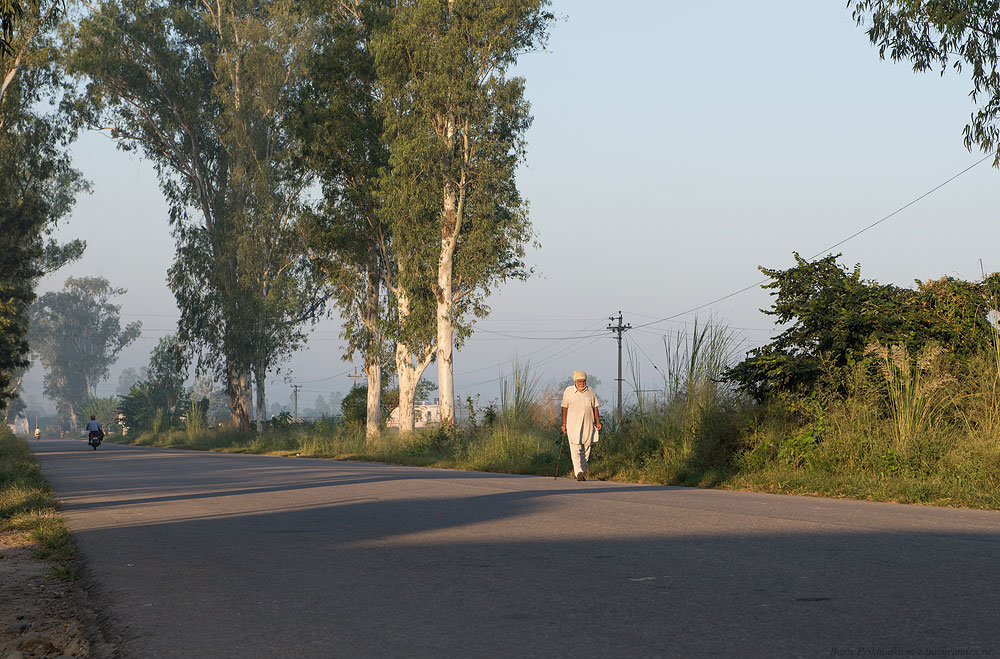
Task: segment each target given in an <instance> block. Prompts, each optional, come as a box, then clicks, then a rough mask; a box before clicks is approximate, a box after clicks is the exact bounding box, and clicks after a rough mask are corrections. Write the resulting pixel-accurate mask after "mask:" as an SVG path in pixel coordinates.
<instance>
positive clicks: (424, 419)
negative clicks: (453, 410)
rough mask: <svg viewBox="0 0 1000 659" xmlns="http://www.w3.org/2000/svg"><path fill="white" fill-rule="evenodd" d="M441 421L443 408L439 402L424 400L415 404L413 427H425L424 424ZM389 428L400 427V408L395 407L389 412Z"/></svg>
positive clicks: (387, 423)
mask: <svg viewBox="0 0 1000 659" xmlns="http://www.w3.org/2000/svg"><path fill="white" fill-rule="evenodd" d="M437 423H441V408H440V407H439V406H438V404H437V403H436V402H435V403H431V402H429V401H426V400H425V401H424V402H422V403H414V404H413V427H414V428H423V427H424V426H428V425H434V424H437ZM385 425H386V427H387V428H398V427H399V408H398V407H394V408H393V409H392V411H391V412H389V420H388V421H386V422H385Z"/></svg>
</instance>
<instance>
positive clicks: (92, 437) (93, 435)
mask: <svg viewBox="0 0 1000 659" xmlns="http://www.w3.org/2000/svg"><path fill="white" fill-rule="evenodd" d="M101 439H102V438H101V433H100V432H98V431H96V430H91V431H90V434H89V435H88V436H87V443H88V444H89V445H91V446H93V447H94V450H95V451H96V450H97V447H98V446H100V445H101Z"/></svg>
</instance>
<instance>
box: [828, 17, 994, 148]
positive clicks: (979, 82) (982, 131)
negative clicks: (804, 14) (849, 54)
mask: <svg viewBox="0 0 1000 659" xmlns="http://www.w3.org/2000/svg"><path fill="white" fill-rule="evenodd" d="M847 5H848V7H851V8H852V12H853V16H854V19H855V20H856V21H857V22H858V24H859V25H862V26H864V25H868V29H867V34H868V38H869V40H870V41H871V43H872V45H873V46H875V47H877V48H878V52H879V56H880V57H881V58H883V59H884V58H885V57H886V54H888V56H889V58H890V59H892V60H893V61H894V62H899V61H903V60H909V61H910V62H912V64H913V70H914V71H917V72H924V71H931V70H935V69H937V70H939V71H940V72H941V75H944V73H945V72H946V71H947V70H948V68H949V67H950V68H953V69H954V70H955V71H957V72H961V71H963V70H968V71H969V72H970V73H971V77H972V91H971V92H970V96H971V97H972V101H973V102H974V103H978V108H977V109H976V110H975V112H973V114H972V116H971V118H970V120H969V123H968V124H967V125H966V126H965V146H966V148H969V149H971V148H972V145H974V144H975V145H978V146H979V148H980V149H981V150H982V151H983V152H985V153H989V152H990V151H995V153H996V156H995V158H994V161H993V164H994V166H998V165H1000V125H998V120H1000V70H998V69H997V55H998V46H1000V5H998V4H997V2H996V1H995V0H988V1H984V0H977V1H975V2H970V1H969V0H848V3H847Z"/></svg>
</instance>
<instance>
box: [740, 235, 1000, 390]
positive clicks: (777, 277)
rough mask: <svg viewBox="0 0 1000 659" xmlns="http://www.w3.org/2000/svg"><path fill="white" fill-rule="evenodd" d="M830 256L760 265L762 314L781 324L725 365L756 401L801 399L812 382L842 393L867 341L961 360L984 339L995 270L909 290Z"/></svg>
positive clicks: (979, 347) (987, 334)
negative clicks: (867, 276)
mask: <svg viewBox="0 0 1000 659" xmlns="http://www.w3.org/2000/svg"><path fill="white" fill-rule="evenodd" d="M836 259H837V256H834V255H830V256H826V257H824V258H822V259H819V260H816V261H806V260H805V259H803V258H801V257H800V256H799V255H798V254H795V260H796V265H795V266H794V267H792V268H789V269H787V270H773V269H768V268H763V267H762V268H761V271H762V272H764V273H765V274H766V275H768V276H769V277H770V278H771V279H772V281H771V282H769V283H767V284H766V285H765V286H764V288H767V289H770V290H772V291H773V292H772V296H774V297H775V301H774V303H773V304H772V307H771V309H769V310H765V311H764V313H766V314H769V315H771V316H774V317H775V320H776V322H777V323H779V324H781V325H783V326H784V329H783V331H782V332H781V333H780V334H778V336H777V337H775V338H774V339H773V340H772V341H771V342H770V343H768V344H767V345H764V346H762V347H760V348H756V349H754V350H753V351H751V352H750V357H748V358H747V359H746V360H744V361H743V362H741V363H740V364H737V365H736V366H734V367H733V368H731V369H729V370H728V371H727V372H726V375H725V377H726V378H727V379H728V380H730V381H732V382H734V383H736V384H737V385H738V386H739V387H740V388H741V389H742V390H743V391H745V392H747V393H749V394H751V395H753V396H754V397H755V398H756V399H757V400H761V401H763V400H766V399H769V398H776V399H784V400H785V401H786V402H788V401H789V400H793V401H794V400H795V399H803V398H804V397H807V396H808V395H810V394H812V393H814V392H815V391H816V390H817V387H821V389H824V390H826V391H827V392H829V393H843V391H844V386H845V384H844V382H843V378H842V377H841V376H842V375H843V374H844V373H846V369H847V368H848V367H849V366H850V365H851V364H853V363H856V362H860V361H863V360H864V359H865V355H866V352H867V348H868V346H869V345H870V344H872V343H873V342H879V343H882V344H891V345H900V346H902V347H904V348H905V349H906V350H908V351H910V352H911V353H916V352H919V351H920V350H921V349H922V348H923V347H924V346H926V345H929V344H932V343H936V344H939V345H940V346H941V347H943V348H944V349H945V350H947V351H948V353H949V354H950V355H952V358H953V359H956V360H960V361H963V360H968V359H970V358H971V357H972V356H973V355H975V354H978V353H979V352H980V351H981V350H982V349H983V348H984V347H985V346H986V345H989V342H990V336H991V334H990V332H991V331H992V330H991V329H990V326H989V323H988V322H987V321H986V318H985V309H984V306H983V305H984V301H985V297H986V293H987V291H988V290H989V289H990V287H994V288H995V287H996V286H997V281H998V279H1000V275H991V276H990V277H986V278H984V280H983V281H982V282H978V283H972V282H964V281H960V280H956V279H953V278H943V279H939V280H936V281H929V282H917V284H918V286H917V289H916V290H914V289H906V288H899V287H897V286H892V285H883V284H879V283H877V282H874V281H866V280H863V279H862V278H861V270H860V268H859V267H855V268H854V270H853V271H850V272H848V271H847V270H846V269H845V268H844V267H843V266H841V265H839V264H838V263H837V262H836Z"/></svg>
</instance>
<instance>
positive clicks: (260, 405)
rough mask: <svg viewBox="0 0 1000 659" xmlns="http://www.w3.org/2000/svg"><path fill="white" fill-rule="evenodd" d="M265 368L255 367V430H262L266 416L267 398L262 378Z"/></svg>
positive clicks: (259, 431)
mask: <svg viewBox="0 0 1000 659" xmlns="http://www.w3.org/2000/svg"><path fill="white" fill-rule="evenodd" d="M265 373H266V370H265V369H264V368H263V367H261V368H258V369H257V373H256V375H255V377H254V380H256V382H257V432H258V433H262V432H264V419H265V418H267V417H266V415H267V400H266V397H265V393H264V378H265Z"/></svg>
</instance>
